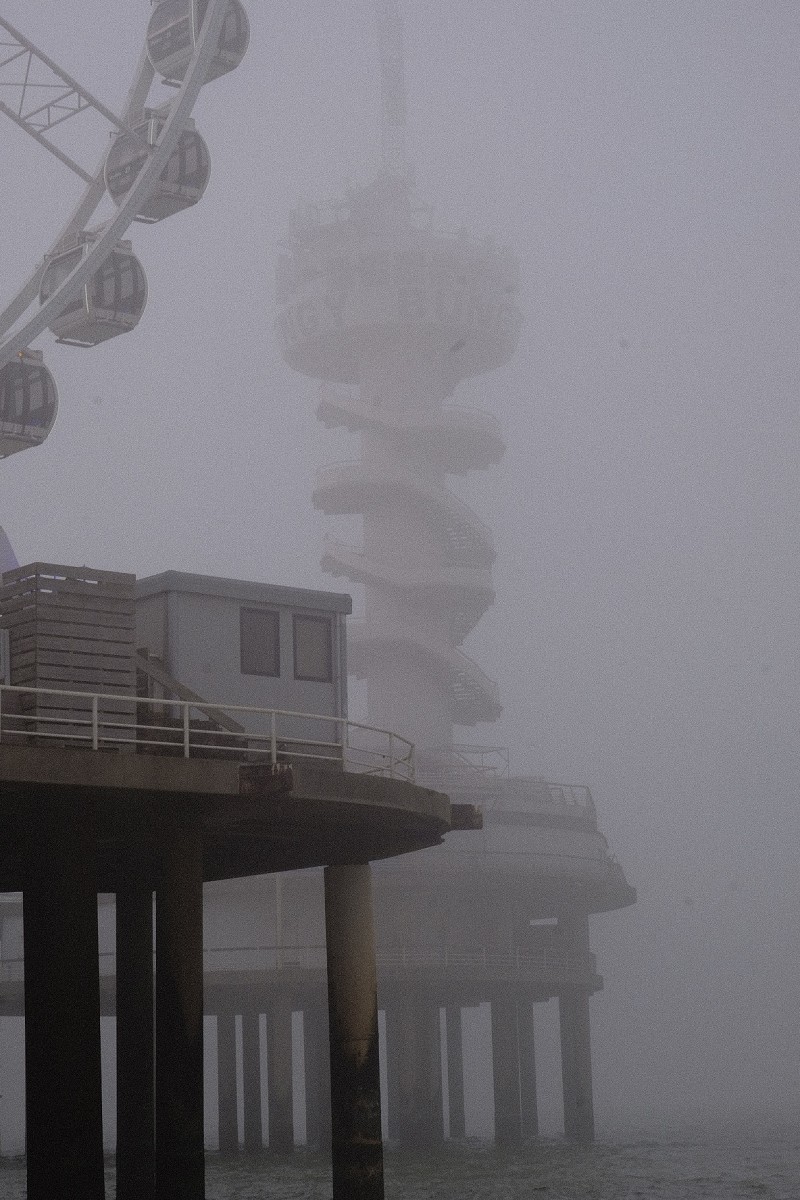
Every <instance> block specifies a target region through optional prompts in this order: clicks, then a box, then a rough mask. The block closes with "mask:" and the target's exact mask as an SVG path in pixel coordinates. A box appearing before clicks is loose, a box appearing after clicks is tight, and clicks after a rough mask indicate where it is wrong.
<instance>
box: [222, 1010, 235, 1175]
mask: <svg viewBox="0 0 800 1200" xmlns="http://www.w3.org/2000/svg"><path fill="white" fill-rule="evenodd" d="M217 1128H218V1130H219V1148H220V1152H221V1153H222V1154H235V1152H236V1151H237V1150H238V1149H239V1117H238V1111H237V1099H236V1017H235V1016H234V1014H233V1013H227V1012H221V1013H218V1014H217Z"/></svg>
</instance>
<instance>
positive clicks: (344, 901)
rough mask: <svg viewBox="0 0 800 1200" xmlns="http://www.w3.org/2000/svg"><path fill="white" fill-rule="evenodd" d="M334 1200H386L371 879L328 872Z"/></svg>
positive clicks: (358, 872) (365, 872)
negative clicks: (384, 1197) (384, 1198)
mask: <svg viewBox="0 0 800 1200" xmlns="http://www.w3.org/2000/svg"><path fill="white" fill-rule="evenodd" d="M325 928H326V942H327V961H328V1012H329V1020H330V1069H331V1109H332V1131H331V1149H332V1164H333V1200H383V1194H384V1190H383V1145H382V1140H381V1087H380V1060H379V1054H378V1002H377V989H376V968H375V935H374V923H373V912H372V876H371V872H370V868H369V866H368V865H360V866H331V867H326V868H325Z"/></svg>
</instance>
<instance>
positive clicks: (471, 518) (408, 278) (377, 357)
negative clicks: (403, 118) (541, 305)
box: [278, 174, 522, 750]
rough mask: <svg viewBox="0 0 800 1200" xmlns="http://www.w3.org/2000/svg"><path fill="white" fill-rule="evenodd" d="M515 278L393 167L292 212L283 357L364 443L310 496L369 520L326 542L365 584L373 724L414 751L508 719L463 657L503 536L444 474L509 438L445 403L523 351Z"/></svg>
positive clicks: (508, 260)
mask: <svg viewBox="0 0 800 1200" xmlns="http://www.w3.org/2000/svg"><path fill="white" fill-rule="evenodd" d="M518 283H519V271H518V266H517V263H516V261H515V259H514V258H513V256H512V255H511V254H510V253H509V252H508V251H507V250H505V249H501V248H498V247H496V246H495V245H494V244H493V243H492V242H491V241H488V240H487V241H482V242H480V241H475V240H472V239H470V238H469V237H468V236H467V235H466V234H458V235H455V236H447V235H444V234H441V233H438V232H435V231H433V230H432V229H431V228H430V227H429V225H427V224H426V223H425V221H424V220H423V219H421V216H420V214H419V213H418V212H415V209H414V205H413V201H412V194H411V187H410V184H409V183H408V181H407V180H406V179H403V178H401V177H398V176H390V175H386V174H384V175H382V176H380V177H379V178H378V179H377V181H376V182H375V183H373V184H372V185H371V186H369V187H366V188H364V189H362V190H360V191H358V192H350V193H348V195H347V196H346V198H345V200H344V201H343V203H342V204H341V205H340V206H337V207H336V208H335V209H333V210H332V211H331V212H330V213H329V214H324V215H323V214H321V213H320V212H319V210H317V209H305V210H302V211H301V212H298V213H297V214H296V215H295V220H294V224H293V229H292V235H291V242H290V248H289V251H288V253H286V254H285V255H284V256H283V257H282V258H281V260H280V263H279V271H278V300H279V316H278V331H279V337H280V341H281V347H282V350H283V354H284V356H285V358H286V361H287V362H288V363H289V364H290V365H291V366H293V367H294V368H295V369H296V370H298V371H301V372H303V373H304V374H306V375H310V376H312V377H314V378H317V379H320V380H321V381H322V384H323V386H322V394H321V400H320V404H319V407H318V410H317V411H318V416H319V418H320V419H321V420H322V421H323V422H324V423H325V424H326V425H327V426H330V427H336V426H339V427H345V428H347V429H349V430H351V431H352V432H354V433H358V434H360V437H361V457H360V458H359V459H358V460H354V461H352V462H348V463H340V464H337V465H335V466H330V467H326V468H324V469H323V470H321V471H320V472H319V474H318V476H317V480H316V485H315V489H314V503H315V505H316V506H317V507H318V508H320V509H322V510H323V511H324V512H326V513H330V514H360V515H361V516H362V518H363V529H364V540H363V545H362V546H351V545H344V544H342V543H341V542H337V541H333V540H329V541H328V542H327V543H326V546H325V551H324V557H323V567H324V568H325V570H327V571H328V572H330V573H331V574H333V575H338V576H345V577H346V578H348V579H349V580H351V581H352V582H354V583H359V584H363V585H364V591H365V600H366V604H365V620H364V622H363V624H362V625H361V626H360V627H358V626H356V628H354V629H353V630H352V632H351V651H350V656H351V657H350V666H351V670H352V671H353V672H354V673H355V674H356V675H358V676H360V677H362V678H366V681H367V707H368V711H369V713H370V717H371V719H374V720H375V721H379V722H382V721H389V720H390V718H393V719H395V720H397V719H398V718H399V719H400V720H401V724H402V725H403V726H404V727H405V728H406V729H407V730H408V733H409V736H410V737H413V738H415V739H416V744H417V745H418V746H420V747H425V746H429V747H435V748H436V749H437V750H440V749H442V748H446V747H448V746H450V745H451V743H452V738H453V733H452V729H453V725H454V724H455V725H463V726H471V725H475V724H477V723H478V722H486V721H494V720H496V719H497V717H498V716H499V714H500V711H501V710H500V703H499V699H498V691H497V687H496V685H495V684H494V683H493V682H492V680H491V679H489V677H488V676H487V675H486V674H485V673H484V672H483V671H482V670H481V668H480V667H479V666H478V665H477V664H476V663H474V662H473V661H472V660H471V659H470V658H468V657H467V656H466V655H465V654H464V653H463V652H462V651H461V650H460V649H459V647H460V646H461V643H462V642H463V641H464V639H465V638H466V636H467V634H469V633H470V631H471V630H472V629H473V628H474V627H475V625H476V624H477V622H478V621H479V620H480V618H481V616H482V615H483V614H484V613H485V612H486V610H487V609H488V607H489V606H490V605H491V603H492V602H493V600H494V592H493V589H492V580H491V567H492V563H493V561H494V558H495V550H494V539H493V537H492V533H491V530H490V529H488V528H487V526H486V525H484V523H483V522H482V521H481V520H480V519H479V517H478V516H477V514H475V513H474V512H473V511H472V510H471V509H470V508H469V507H468V506H467V505H466V504H465V503H464V502H463V501H462V500H461V499H460V498H459V497H458V496H457V495H456V494H455V493H454V492H453V491H452V490H451V489H450V487H449V486H448V477H449V476H461V475H465V474H467V472H469V471H471V470H479V469H482V468H486V467H488V466H490V465H491V464H492V463H495V462H497V461H499V459H500V457H501V456H502V453H503V449H504V447H503V440H502V437H501V434H500V431H499V426H498V424H497V422H496V421H495V420H494V418H492V417H491V416H489V415H488V414H484V413H478V412H473V411H470V410H467V409H462V408H459V407H457V406H455V405H454V404H453V403H452V402H451V398H452V396H453V393H454V391H455V388H456V386H457V385H458V383H459V382H460V381H461V380H462V379H466V378H469V377H471V376H475V375H479V374H482V373H484V372H488V371H491V370H492V369H493V368H495V367H499V366H501V365H502V364H503V363H504V362H506V361H507V360H508V359H509V358H510V357H511V355H512V354H513V352H514V349H515V347H516V344H517V340H518V336H519V331H520V327H521V323H522V318H521V315H520V311H519V308H518V306H517V303H516V299H515V296H516V292H517V288H518Z"/></svg>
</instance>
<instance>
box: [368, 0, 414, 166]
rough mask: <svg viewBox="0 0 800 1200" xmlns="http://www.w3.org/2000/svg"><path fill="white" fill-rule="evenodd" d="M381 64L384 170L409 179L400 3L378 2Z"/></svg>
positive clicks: (389, 0)
mask: <svg viewBox="0 0 800 1200" xmlns="http://www.w3.org/2000/svg"><path fill="white" fill-rule="evenodd" d="M376 9H377V18H378V49H379V53H380V62H381V167H382V172H383V174H384V175H389V176H397V177H399V178H401V179H407V178H408V176H409V174H410V168H409V163H408V153H407V151H406V107H407V105H406V69H405V57H404V52H403V21H402V18H401V16H400V10H399V8H398V4H397V0H376Z"/></svg>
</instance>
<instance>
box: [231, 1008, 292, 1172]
mask: <svg viewBox="0 0 800 1200" xmlns="http://www.w3.org/2000/svg"><path fill="white" fill-rule="evenodd" d="M289 1019H290V1021H291V1014H290V1016H289ZM258 1026H259V1020H258V1013H257V1012H246V1013H244V1014H243V1015H242V1098H243V1100H244V1148H245V1150H260V1149H261V1148H262V1146H263V1144H264V1142H263V1135H262V1130H261V1039H260V1037H259V1029H258ZM289 1035H290V1037H291V1028H290V1030H289ZM290 1103H291V1097H290Z"/></svg>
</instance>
